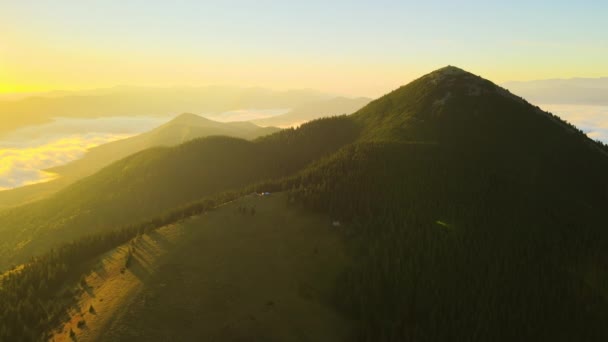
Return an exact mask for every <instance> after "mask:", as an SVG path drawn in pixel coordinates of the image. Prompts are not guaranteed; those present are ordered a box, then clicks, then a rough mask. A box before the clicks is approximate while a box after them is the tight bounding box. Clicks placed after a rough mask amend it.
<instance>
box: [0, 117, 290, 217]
mask: <svg viewBox="0 0 608 342" xmlns="http://www.w3.org/2000/svg"><path fill="white" fill-rule="evenodd" d="M278 130H279V129H278V128H275V127H259V126H256V125H254V124H252V123H249V122H229V123H222V122H217V121H213V120H209V119H206V118H203V117H200V116H198V115H195V114H181V115H179V116H177V117H176V118H174V119H173V120H171V121H169V122H168V123H166V124H164V125H161V126H159V127H157V128H155V129H153V130H151V131H149V132H146V133H142V134H140V135H136V136H133V137H130V138H126V139H122V140H118V141H114V142H110V143H107V144H103V145H100V146H97V147H94V148H92V149H90V150H89V151H87V153H86V154H85V155H84V156H83V157H82V158H81V159H77V160H75V161H73V162H70V163H68V164H66V165H62V166H59V167H55V168H52V169H49V170H47V171H50V172H53V173H57V174H59V178H57V179H54V180H52V181H50V182H46V183H39V184H33V185H28V186H24V187H20V188H17V189H12V190H6V191H0V209H3V208H8V207H16V206H18V205H20V204H24V203H27V202H32V201H34V200H39V199H42V198H44V197H47V196H49V195H50V194H52V193H55V192H57V191H59V190H60V189H62V188H64V187H66V186H67V185H69V184H72V183H74V182H75V181H77V180H78V179H81V178H83V177H86V176H89V175H91V174H93V173H95V172H97V171H99V170H100V169H101V168H103V167H105V166H108V165H110V164H111V163H113V162H115V161H117V160H120V159H122V158H125V157H127V156H129V155H132V154H134V153H137V152H139V151H143V150H145V149H147V148H152V147H160V146H175V145H179V144H181V143H184V142H187V141H190V140H193V139H196V138H201V137H206V136H212V135H224V136H230V137H237V138H242V139H255V138H257V137H260V136H264V135H267V134H271V133H274V132H277V131H278Z"/></svg>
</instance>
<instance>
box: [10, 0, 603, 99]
mask: <svg viewBox="0 0 608 342" xmlns="http://www.w3.org/2000/svg"><path fill="white" fill-rule="evenodd" d="M607 18H608V1H600V0H593V1H590V0H580V1H562V0H552V1H549V0H543V1H534V0H527V1H491V0H485V1H466V0H461V1H432V0H425V1H420V0H417V1H406V0H402V1H382V0H376V1H356V0H349V1H311V0H307V1H263V0H255V1H228V0H226V1H213V2H211V1H204V0H200V1H180V0H175V1H153V0H145V1H143V0H128V1H127V0H104V1H82V0H74V1H68V0H19V1H10V0H0V93H2V92H4V93H6V92H27V91H44V90H51V89H83V88H95V87H106V86H114V85H118V84H133V85H204V84H217V83H222V84H236V85H259V86H265V87H272V88H316V89H320V90H326V91H332V92H336V93H341V94H349V95H366V96H374V97H375V96H378V95H381V94H383V93H385V92H386V91H388V90H391V89H393V88H395V87H397V86H399V85H402V84H405V83H407V82H408V81H410V80H412V79H413V78H414V77H417V76H420V75H421V74H424V73H426V72H429V71H431V70H433V69H436V68H438V67H441V66H445V65H448V64H452V65H457V66H460V67H462V68H465V69H467V70H469V71H471V72H473V73H476V74H480V75H482V76H484V77H487V78H489V79H491V80H493V81H496V82H503V81H508V80H531V79H543V78H557V77H559V78H562V77H574V76H579V77H599V76H608V58H607V57H606V56H608V19H607Z"/></svg>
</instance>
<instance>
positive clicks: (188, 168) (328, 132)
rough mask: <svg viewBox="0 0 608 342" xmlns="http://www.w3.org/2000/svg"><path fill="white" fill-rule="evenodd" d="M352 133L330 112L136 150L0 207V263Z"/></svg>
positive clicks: (255, 174)
mask: <svg viewBox="0 0 608 342" xmlns="http://www.w3.org/2000/svg"><path fill="white" fill-rule="evenodd" d="M357 132H358V128H357V127H356V126H355V125H354V124H353V123H352V122H350V120H349V119H348V118H346V117H337V118H332V119H327V120H320V121H315V122H311V123H309V124H306V125H304V126H303V127H301V128H299V129H297V130H294V129H288V130H284V131H281V132H278V133H276V134H273V135H270V136H266V137H263V138H260V139H257V140H255V141H253V142H251V141H246V140H241V139H236V138H229V137H219V136H218V137H208V138H203V139H198V140H194V141H191V142H188V143H185V144H182V145H179V146H176V147H164V148H153V149H148V150H145V151H142V152H139V153H136V154H135V155H132V156H130V157H127V158H125V159H123V160H120V161H118V162H116V163H114V164H112V165H110V166H108V167H105V168H104V169H102V170H101V171H99V172H98V173H96V174H94V175H92V176H90V177H87V178H84V179H82V180H80V181H78V182H76V183H74V184H72V185H70V186H68V187H67V188H65V189H63V190H62V191H60V192H58V193H56V194H55V195H52V196H50V197H49V198H47V199H44V200H41V201H37V202H34V203H31V204H27V205H24V206H21V207H17V208H14V209H8V210H6V211H4V212H2V213H0V256H1V258H0V267H2V268H5V267H7V266H8V265H9V264H10V263H14V262H23V261H25V260H27V258H29V257H30V256H33V255H37V254H40V253H42V252H44V251H46V250H48V249H49V248H50V247H51V246H54V245H56V244H57V243H60V242H66V241H70V240H72V239H74V238H77V237H79V236H83V235H86V234H91V233H94V232H98V231H100V230H108V229H109V230H111V229H115V228H116V227H117V226H120V225H123V224H128V223H136V222H139V221H141V220H144V219H146V218H149V217H151V216H155V215H158V214H159V213H162V212H164V211H166V210H169V209H171V208H174V207H177V206H180V205H183V204H186V203H188V202H191V201H194V200H197V199H199V198H201V197H204V196H207V195H211V194H214V193H217V192H221V191H226V190H230V189H239V188H241V187H243V186H246V185H248V184H251V183H255V182H259V181H261V180H265V179H272V178H280V177H284V176H287V175H290V174H292V173H295V172H296V171H298V170H300V169H301V168H303V167H304V166H306V165H307V164H309V163H310V162H312V161H313V160H315V159H318V158H319V157H321V156H324V155H327V154H329V153H331V152H334V151H336V150H337V149H338V148H340V147H341V146H343V145H345V144H347V143H349V142H352V141H353V140H354V139H355V138H356V134H357Z"/></svg>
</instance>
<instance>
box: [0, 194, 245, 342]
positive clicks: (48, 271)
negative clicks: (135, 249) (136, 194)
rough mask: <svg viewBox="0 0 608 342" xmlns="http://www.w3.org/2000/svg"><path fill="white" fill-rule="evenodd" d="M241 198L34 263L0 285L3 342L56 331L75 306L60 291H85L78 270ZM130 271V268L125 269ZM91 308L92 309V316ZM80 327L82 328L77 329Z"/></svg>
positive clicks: (96, 238)
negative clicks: (72, 288) (76, 288)
mask: <svg viewBox="0 0 608 342" xmlns="http://www.w3.org/2000/svg"><path fill="white" fill-rule="evenodd" d="M237 196H240V194H236V193H223V194H220V195H217V196H214V197H213V198H212V199H205V200H201V201H197V202H193V203H191V204H188V205H185V206H184V207H182V208H178V209H175V210H172V211H169V212H167V213H166V214H163V215H161V216H158V217H156V218H155V219H152V220H149V221H146V222H143V223H140V224H135V225H130V226H126V227H124V228H122V229H119V230H113V231H110V232H107V233H103V234H97V235H91V236H87V237H84V238H81V239H79V240H76V241H74V242H71V243H69V244H65V245H63V246H61V247H59V248H57V249H54V250H52V251H50V252H49V253H47V254H45V255H43V256H40V257H36V258H33V259H32V260H30V262H29V263H27V264H26V266H25V268H24V269H22V270H19V271H15V272H12V273H10V274H7V275H6V276H4V277H3V278H2V279H1V282H0V333H1V334H0V341H39V340H44V339H45V338H44V336H46V334H47V333H48V331H49V329H51V328H53V327H55V326H56V325H57V324H58V323H59V322H60V320H61V319H62V318H63V317H64V315H65V314H66V310H67V309H68V307H69V305H71V302H70V299H71V295H70V294H69V293H68V294H66V298H65V299H64V300H58V297H59V296H58V294H59V293H60V292H61V291H62V289H65V288H69V287H70V286H72V285H73V284H76V283H78V279H81V280H80V285H81V286H83V287H86V286H87V284H86V281H85V278H84V275H83V274H81V272H82V270H81V268H80V267H79V265H82V263H83V262H85V261H87V260H90V259H91V258H93V257H95V256H98V255H100V254H102V253H104V252H106V251H108V250H111V249H112V248H114V247H116V246H119V245H121V244H124V243H126V242H128V241H129V240H131V239H133V238H134V237H136V236H138V235H141V234H145V233H148V232H151V231H153V230H155V229H157V228H159V227H162V226H165V225H167V224H170V223H174V222H176V221H179V220H182V219H184V218H187V217H190V216H193V215H197V214H200V213H203V212H205V211H207V210H210V209H212V208H213V207H215V206H216V205H217V204H218V203H224V202H227V201H229V200H232V199H234V198H236V197H237ZM127 266H128V265H127ZM72 279H75V280H72ZM91 310H92V307H91V308H89V311H91ZM79 327H80V324H79Z"/></svg>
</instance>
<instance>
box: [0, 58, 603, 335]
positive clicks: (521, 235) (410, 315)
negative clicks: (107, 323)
mask: <svg viewBox="0 0 608 342" xmlns="http://www.w3.org/2000/svg"><path fill="white" fill-rule="evenodd" d="M607 174H608V154H607V153H606V150H605V149H604V148H603V147H602V146H601V145H599V144H597V143H596V142H594V141H592V140H591V139H589V138H587V137H586V136H585V135H584V134H583V133H582V132H580V131H579V130H577V129H576V128H574V127H572V126H570V125H568V124H566V123H564V122H563V121H561V120H559V118H557V117H554V116H553V115H551V114H549V113H545V112H543V111H541V110H540V109H539V108H537V107H535V106H533V105H531V104H529V103H527V102H526V101H524V100H522V99H521V98H519V97H517V96H514V95H512V94H510V93H509V92H507V91H506V90H504V89H502V88H499V87H497V86H496V85H494V84H493V83H491V82H489V81H487V80H484V79H482V78H480V77H478V76H475V75H472V74H470V73H468V72H465V71H463V70H460V69H458V68H454V67H447V68H443V69H440V70H437V71H435V72H433V73H430V74H428V75H425V76H423V77H421V78H420V79H418V80H416V81H414V82H412V83H410V84H408V85H406V86H404V87H401V88H399V89H397V90H395V91H394V92H392V93H390V94H388V95H386V96H384V97H382V98H380V99H378V100H375V101H373V102H371V103H370V104H369V105H367V106H366V107H364V108H363V109H361V110H360V111H358V112H357V113H355V114H353V115H351V116H342V117H335V118H330V119H321V120H316V121H313V122H311V123H309V124H306V125H303V126H302V127H301V128H299V129H288V130H284V131H281V132H278V133H275V134H272V135H270V136H266V137H263V138H259V139H256V140H254V141H253V142H248V141H245V140H240V139H231V138H220V137H214V138H206V139H201V140H196V141H193V142H190V143H186V144H183V145H180V146H177V147H173V148H158V149H151V150H146V151H143V152H140V153H138V154H136V155H133V156H130V157H128V158H126V159H123V160H121V161H119V162H117V163H115V164H112V165H111V166H109V167H107V168H105V169H103V170H101V171H100V172H99V173H97V174H95V175H93V176H91V177H87V178H85V179H83V180H81V181H80V182H78V183H76V184H74V185H72V186H70V187H68V188H66V189H65V190H64V191H62V192H60V193H58V194H57V195H55V196H53V197H51V198H49V200H47V201H41V202H38V203H34V204H32V205H29V206H24V207H21V208H17V209H14V210H12V211H10V212H8V213H6V214H4V215H3V216H0V227H2V228H0V229H2V230H0V237H1V238H2V239H1V240H0V241H3V242H4V241H7V242H6V243H5V244H4V245H2V251H3V253H4V254H3V255H0V256H3V257H4V256H7V257H8V256H14V257H13V259H9V260H10V261H12V262H14V261H20V260H25V258H26V257H27V256H29V255H32V254H39V253H42V252H44V251H45V250H48V248H49V247H50V246H52V245H55V244H59V243H60V242H62V241H69V240H71V239H74V238H76V237H77V236H80V235H81V234H82V235H84V234H85V233H89V232H96V231H106V232H107V231H109V230H112V229H113V228H115V227H118V226H119V225H122V224H127V223H137V222H139V221H142V220H146V219H150V218H151V217H157V216H158V215H159V213H162V212H163V211H166V210H168V209H171V208H176V207H179V206H184V205H186V204H187V203H189V202H191V201H194V200H197V199H200V198H202V197H205V196H212V195H214V194H217V193H220V192H223V191H226V190H239V189H243V188H246V187H247V186H249V185H252V184H256V185H255V189H257V190H258V191H273V192H274V191H279V190H284V191H287V192H288V196H289V202H290V203H291V202H293V203H299V204H300V205H302V206H304V207H305V208H308V209H309V210H311V211H317V212H320V213H322V214H323V215H325V217H331V218H332V220H336V221H339V222H340V225H341V226H344V227H347V229H346V230H345V231H347V232H350V233H349V236H350V238H349V239H348V243H349V245H350V246H351V248H349V250H351V249H352V255H351V257H352V258H353V259H354V262H353V263H351V265H350V267H348V268H347V269H346V270H344V271H342V272H339V273H340V274H339V282H338V284H337V285H336V287H335V288H334V289H333V290H334V293H335V294H336V298H337V299H336V305H337V308H338V309H339V310H342V312H343V314H344V315H345V316H347V317H349V318H350V319H352V320H353V321H355V322H356V324H355V326H356V327H357V331H356V335H357V340H361V341H408V340H411V341H446V340H457V341H514V340H517V341H577V340H580V341H605V340H607V339H608V329H607V328H606V324H605V322H606V321H607V320H608V285H607V284H608V272H607V271H606V267H605V266H606V260H608V258H607V257H608V256H607V255H606V251H608V236H607V234H608V231H607V229H608V228H607V227H608V226H607V225H606V218H605V212H606V208H608V177H606V175H607ZM199 205H202V204H195V205H194V206H193V207H186V209H177V210H178V213H177V214H171V215H169V216H168V217H175V218H180V217H183V216H188V215H191V214H193V213H197V210H195V209H197V208H198V206H199ZM203 207H204V205H203ZM180 210H181V211H180ZM158 222H162V223H166V222H171V221H167V220H160V221H158ZM227 222H228V221H227ZM85 241H86V240H85ZM85 245H86V243H85ZM0 260H7V259H4V258H2V259H0ZM258 267H263V265H262V266H258ZM24 273H26V272H25V271H24ZM33 283H34V284H38V283H36V282H33ZM164 296H168V297H166V298H173V297H172V296H171V295H170V294H167V293H165V294H164ZM178 297H179V296H177V297H175V298H178ZM32 298H34V299H35V298H36V295H35V292H34V294H33V295H32ZM0 299H1V297H0ZM142 315H145V314H142ZM151 315H153V314H151ZM146 317H148V316H146ZM150 319H154V317H152V318H150ZM41 326H44V325H41Z"/></svg>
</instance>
